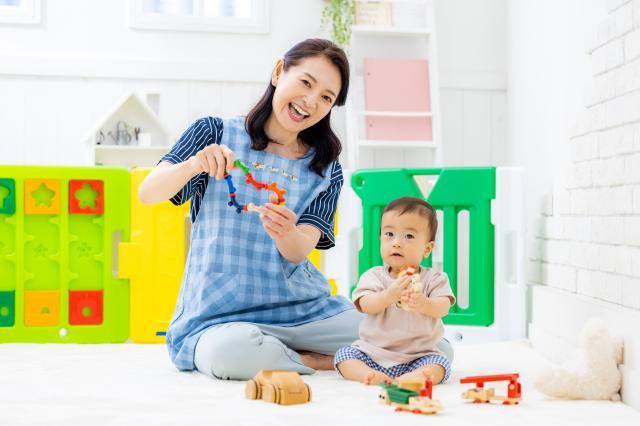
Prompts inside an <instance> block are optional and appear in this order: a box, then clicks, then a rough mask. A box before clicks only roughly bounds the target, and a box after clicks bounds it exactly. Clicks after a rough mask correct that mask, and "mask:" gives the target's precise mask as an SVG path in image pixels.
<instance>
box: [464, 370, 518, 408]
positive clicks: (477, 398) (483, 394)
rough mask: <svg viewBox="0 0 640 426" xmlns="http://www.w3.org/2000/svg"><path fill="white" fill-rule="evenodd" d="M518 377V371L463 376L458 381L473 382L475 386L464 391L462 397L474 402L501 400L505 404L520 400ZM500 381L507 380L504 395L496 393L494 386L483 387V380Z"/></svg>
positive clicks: (516, 402) (515, 402)
mask: <svg viewBox="0 0 640 426" xmlns="http://www.w3.org/2000/svg"><path fill="white" fill-rule="evenodd" d="M519 377H520V375H519V374H518V373H512V374H495V375H488V376H470V377H463V378H462V379H460V383H475V385H476V387H475V388H472V389H469V390H468V391H466V392H464V393H463V394H462V398H464V399H469V400H471V401H472V402H473V403H474V404H478V403H481V402H485V403H486V402H490V401H502V403H503V404H505V405H511V404H518V403H519V402H520V401H522V387H521V384H520V383H519V382H518V378H519ZM500 381H509V385H507V395H506V396H503V395H496V394H495V389H494V388H488V389H485V388H484V382H500Z"/></svg>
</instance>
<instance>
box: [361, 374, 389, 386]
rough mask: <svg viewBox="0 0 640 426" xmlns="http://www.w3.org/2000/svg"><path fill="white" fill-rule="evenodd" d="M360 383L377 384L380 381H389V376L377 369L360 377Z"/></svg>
mask: <svg viewBox="0 0 640 426" xmlns="http://www.w3.org/2000/svg"><path fill="white" fill-rule="evenodd" d="M362 383H364V384H365V385H379V384H380V383H391V377H389V376H387V375H386V374H383V373H380V372H379V371H370V372H369V373H367V375H366V376H364V379H362Z"/></svg>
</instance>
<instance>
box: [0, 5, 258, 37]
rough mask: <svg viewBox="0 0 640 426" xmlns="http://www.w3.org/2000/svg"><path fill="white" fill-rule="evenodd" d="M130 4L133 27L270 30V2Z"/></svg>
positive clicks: (217, 30) (189, 29) (187, 29)
mask: <svg viewBox="0 0 640 426" xmlns="http://www.w3.org/2000/svg"><path fill="white" fill-rule="evenodd" d="M0 1H3V0H0ZM129 1H130V19H131V21H130V26H131V27H132V28H142V29H156V30H178V31H211V32H242V33H244V32H246V33H266V32H268V31H269V16H268V15H269V14H268V0H129Z"/></svg>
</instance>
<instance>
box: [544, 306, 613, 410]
mask: <svg viewBox="0 0 640 426" xmlns="http://www.w3.org/2000/svg"><path fill="white" fill-rule="evenodd" d="M620 363H622V340H621V339H618V338H614V337H612V336H611V335H610V334H609V331H608V330H607V327H606V326H605V324H604V322H603V321H602V320H600V319H591V320H589V321H588V322H587V324H586V325H585V326H584V328H583V329H582V332H581V334H580V349H579V351H578V353H577V356H576V357H574V358H573V359H570V360H569V361H568V362H567V363H565V364H564V365H563V366H562V367H554V368H551V369H549V370H547V371H543V372H542V373H541V374H539V375H538V377H537V379H536V382H535V387H536V389H537V390H539V391H540V392H542V393H544V394H546V395H548V396H551V397H554V398H564V399H610V400H612V401H619V400H620V394H619V391H620V385H621V380H622V379H621V375H620V370H618V364H620Z"/></svg>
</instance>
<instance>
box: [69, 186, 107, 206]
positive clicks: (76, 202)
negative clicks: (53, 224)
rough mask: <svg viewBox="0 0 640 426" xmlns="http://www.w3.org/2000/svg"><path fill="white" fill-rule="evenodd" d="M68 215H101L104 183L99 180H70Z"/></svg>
mask: <svg viewBox="0 0 640 426" xmlns="http://www.w3.org/2000/svg"><path fill="white" fill-rule="evenodd" d="M69 213H79V214H103V213H104V183H103V182H102V181H101V180H73V179H72V180H70V181H69Z"/></svg>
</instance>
